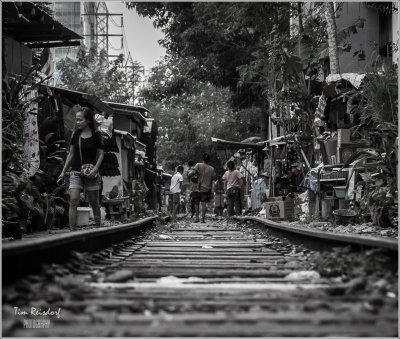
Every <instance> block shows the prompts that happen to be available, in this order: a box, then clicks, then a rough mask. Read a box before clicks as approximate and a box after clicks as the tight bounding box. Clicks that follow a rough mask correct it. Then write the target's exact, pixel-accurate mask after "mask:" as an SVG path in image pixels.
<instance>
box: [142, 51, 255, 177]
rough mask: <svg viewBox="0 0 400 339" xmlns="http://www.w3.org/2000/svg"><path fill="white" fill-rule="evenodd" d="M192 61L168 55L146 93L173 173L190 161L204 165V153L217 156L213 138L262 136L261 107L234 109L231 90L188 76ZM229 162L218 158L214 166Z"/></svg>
mask: <svg viewBox="0 0 400 339" xmlns="http://www.w3.org/2000/svg"><path fill="white" fill-rule="evenodd" d="M191 62H192V59H190V58H188V59H186V60H185V61H183V60H182V59H179V58H173V57H171V58H170V57H168V56H167V57H166V59H165V60H164V61H162V62H160V63H159V65H157V66H156V67H154V68H153V69H152V73H151V75H150V77H149V79H148V82H147V83H148V85H147V87H145V88H144V89H142V90H141V92H140V95H141V96H142V97H143V98H144V99H145V101H146V107H147V108H148V109H149V110H150V111H151V112H152V116H153V117H154V118H155V119H156V120H157V124H158V125H159V126H160V127H159V138H158V141H157V149H158V152H157V153H158V162H159V163H160V164H161V165H163V167H164V169H167V170H171V171H173V170H174V169H175V168H176V166H177V165H179V164H184V163H187V161H188V160H191V159H193V160H195V161H201V155H202V154H203V153H204V152H210V151H212V142H211V137H217V138H222V139H230V140H237V141H240V140H242V139H245V138H247V137H249V136H254V134H257V133H258V132H259V126H258V120H257V116H258V115H259V112H258V110H257V108H251V109H246V110H233V109H231V108H230V107H229V105H227V100H228V98H229V97H230V96H231V93H230V90H229V88H218V87H216V86H214V85H213V84H211V83H210V82H201V81H198V80H195V79H192V78H187V77H186V76H184V75H185V69H186V68H187V67H191V65H190V63H191ZM193 62H194V61H193ZM225 160H226V159H216V158H215V157H214V158H213V165H214V166H216V167H220V166H221V163H222V162H224V161H225Z"/></svg>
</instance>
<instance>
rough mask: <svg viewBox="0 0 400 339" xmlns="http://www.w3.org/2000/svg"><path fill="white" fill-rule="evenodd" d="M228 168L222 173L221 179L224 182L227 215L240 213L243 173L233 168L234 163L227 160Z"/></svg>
mask: <svg viewBox="0 0 400 339" xmlns="http://www.w3.org/2000/svg"><path fill="white" fill-rule="evenodd" d="M227 166H228V170H227V171H226V172H225V174H224V175H223V177H222V179H223V180H224V184H225V193H226V199H227V205H228V216H233V215H235V214H236V215H241V214H242V204H241V201H240V200H241V193H240V189H241V187H242V186H243V178H244V176H243V174H242V173H240V172H239V171H238V170H236V169H235V163H234V162H233V161H228V164H227Z"/></svg>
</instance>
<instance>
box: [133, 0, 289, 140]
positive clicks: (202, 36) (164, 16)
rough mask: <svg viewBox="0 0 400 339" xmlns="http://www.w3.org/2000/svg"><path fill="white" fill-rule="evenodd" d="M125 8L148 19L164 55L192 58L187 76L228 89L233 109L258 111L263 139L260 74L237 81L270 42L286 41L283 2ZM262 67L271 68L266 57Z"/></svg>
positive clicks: (285, 5)
mask: <svg viewBox="0 0 400 339" xmlns="http://www.w3.org/2000/svg"><path fill="white" fill-rule="evenodd" d="M128 7H129V8H135V9H136V11H137V12H138V13H139V14H140V15H143V16H148V17H150V18H152V19H154V25H155V26H156V27H158V28H162V30H163V31H164V33H165V36H166V37H165V39H163V41H162V44H163V45H164V47H166V49H167V51H168V52H169V53H173V54H176V55H177V56H178V57H180V58H188V57H192V58H193V60H194V62H193V63H192V67H191V68H190V69H188V70H187V76H189V77H194V78H196V79H198V80H200V81H204V82H210V83H212V84H213V85H215V86H218V87H229V88H230V89H231V97H230V101H229V103H230V104H231V106H232V107H234V108H237V109H245V108H250V107H253V106H257V107H259V108H260V123H261V125H262V126H263V128H262V129H261V130H262V131H264V133H263V136H262V137H263V138H266V130H267V126H266V124H267V121H268V120H267V110H268V104H266V101H267V91H266V90H265V84H264V83H263V82H265V81H264V80H265V75H264V80H262V81H261V80H260V76H259V74H256V73H255V74H254V78H249V77H247V78H249V79H248V80H246V81H243V79H241V74H240V68H241V67H245V66H246V65H248V64H249V63H250V62H252V61H254V60H259V59H258V56H259V55H260V53H259V50H260V49H265V48H267V47H266V46H268V44H269V41H270V40H271V37H273V38H274V37H275V36H276V35H279V36H280V37H283V36H284V35H286V36H289V15H288V14H289V8H290V4H289V3H279V2H273V3H272V2H262V3H251V2H248V3H244V2H243V3H221V2H220V3H212V2H207V3H204V2H203V3H197V2H190V3H169V2H167V3H128ZM266 55H268V54H266ZM264 56H265V54H264V55H263V57H264ZM262 62H263V63H264V64H265V65H266V66H265V67H268V65H270V66H271V68H272V69H273V68H274V67H275V65H274V64H273V63H270V62H269V59H268V57H267V58H266V59H263V60H262ZM270 73H273V71H271V72H270Z"/></svg>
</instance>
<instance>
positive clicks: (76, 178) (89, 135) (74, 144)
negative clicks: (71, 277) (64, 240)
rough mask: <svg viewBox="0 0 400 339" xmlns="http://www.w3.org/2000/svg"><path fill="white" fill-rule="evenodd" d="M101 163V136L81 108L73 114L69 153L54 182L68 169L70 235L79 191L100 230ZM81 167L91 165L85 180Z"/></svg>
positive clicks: (87, 110)
mask: <svg viewBox="0 0 400 339" xmlns="http://www.w3.org/2000/svg"><path fill="white" fill-rule="evenodd" d="M103 159H104V142H103V138H102V136H101V133H100V132H99V131H98V130H97V123H96V121H95V120H94V112H93V111H92V110H91V109H90V108H87V107H82V108H81V109H80V110H79V111H78V112H76V126H75V130H74V133H73V134H72V137H71V142H70V146H69V153H68V156H67V159H66V161H65V165H64V168H63V170H62V172H61V174H60V176H59V177H58V180H62V179H63V177H64V176H65V172H66V171H67V170H68V169H69V167H70V166H71V175H70V180H69V189H70V202H69V228H70V230H71V231H73V230H74V229H75V224H76V216H77V207H78V205H79V200H80V194H81V191H82V190H83V189H84V190H85V192H87V195H88V199H89V203H90V206H91V207H92V210H93V215H94V220H95V223H96V227H100V222H101V216H100V205H99V190H100V187H101V177H100V175H99V169H100V165H101V163H102V161H103ZM82 164H92V165H94V167H93V169H92V170H91V171H90V173H89V174H88V175H87V176H83V175H82V173H81V166H82Z"/></svg>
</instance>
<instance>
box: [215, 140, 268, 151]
mask: <svg viewBox="0 0 400 339" xmlns="http://www.w3.org/2000/svg"><path fill="white" fill-rule="evenodd" d="M211 141H212V142H213V143H215V144H216V148H217V150H218V149H228V148H229V149H245V148H251V149H255V150H262V149H263V148H264V146H265V142H263V141H262V142H258V143H254V144H253V143H249V142H240V141H228V140H223V139H217V138H211Z"/></svg>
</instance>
